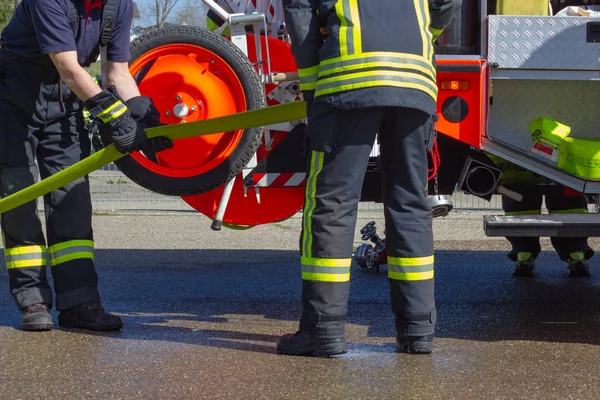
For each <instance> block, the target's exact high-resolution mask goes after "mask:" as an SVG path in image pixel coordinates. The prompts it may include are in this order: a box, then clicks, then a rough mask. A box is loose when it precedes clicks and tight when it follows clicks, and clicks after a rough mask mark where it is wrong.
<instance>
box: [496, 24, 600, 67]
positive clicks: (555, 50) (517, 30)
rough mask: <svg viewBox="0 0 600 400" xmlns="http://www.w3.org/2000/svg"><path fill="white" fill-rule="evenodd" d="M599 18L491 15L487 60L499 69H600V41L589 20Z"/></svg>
mask: <svg viewBox="0 0 600 400" xmlns="http://www.w3.org/2000/svg"><path fill="white" fill-rule="evenodd" d="M590 21H594V22H600V18H586V17H524V16H503V15H490V16H489V45H488V46H489V49H488V53H489V54H488V60H489V61H490V62H496V63H498V64H499V66H500V68H509V69H510V68H515V69H563V70H564V69H576V70H600V43H587V42H586V40H587V22H590Z"/></svg>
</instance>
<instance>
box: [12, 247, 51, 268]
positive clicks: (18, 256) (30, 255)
mask: <svg viewBox="0 0 600 400" xmlns="http://www.w3.org/2000/svg"><path fill="white" fill-rule="evenodd" d="M4 257H5V259H6V268H7V269H13V268H27V267H44V266H46V247H42V246H21V247H13V248H11V249H6V250H4Z"/></svg>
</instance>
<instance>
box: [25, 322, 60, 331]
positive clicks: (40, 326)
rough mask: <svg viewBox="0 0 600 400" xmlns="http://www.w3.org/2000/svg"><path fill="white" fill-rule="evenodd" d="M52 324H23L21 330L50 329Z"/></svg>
mask: <svg viewBox="0 0 600 400" xmlns="http://www.w3.org/2000/svg"><path fill="white" fill-rule="evenodd" d="M53 326H54V323H41V324H25V325H23V330H24V331H27V332H35V331H50V330H52V327H53Z"/></svg>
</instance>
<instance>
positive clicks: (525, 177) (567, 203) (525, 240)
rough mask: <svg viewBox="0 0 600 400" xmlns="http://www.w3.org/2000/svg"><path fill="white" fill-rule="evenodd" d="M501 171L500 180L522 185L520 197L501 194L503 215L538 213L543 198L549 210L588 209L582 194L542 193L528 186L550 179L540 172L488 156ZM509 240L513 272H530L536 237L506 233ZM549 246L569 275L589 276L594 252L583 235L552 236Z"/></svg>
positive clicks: (575, 211)
mask: <svg viewBox="0 0 600 400" xmlns="http://www.w3.org/2000/svg"><path fill="white" fill-rule="evenodd" d="M490 158H491V159H492V160H493V161H494V163H495V164H496V166H498V168H500V170H501V171H502V175H501V183H502V184H505V185H510V184H518V185H519V186H520V187H523V189H522V190H520V191H519V193H521V194H522V195H523V200H521V201H515V200H513V199H511V198H509V197H506V196H502V209H503V211H504V214H505V215H507V216H515V215H536V214H537V215H539V214H541V213H542V201H543V200H544V198H545V200H546V208H547V209H548V212H549V213H550V214H584V213H587V212H588V207H587V204H588V202H587V199H586V198H585V196H584V195H582V194H577V193H573V195H566V194H564V193H560V191H554V192H549V193H547V194H546V195H545V196H544V195H542V194H541V193H535V192H534V191H532V190H530V189H529V188H528V185H529V187H531V188H532V187H533V185H535V184H539V183H550V181H549V180H548V179H546V178H544V177H543V176H540V175H537V174H535V173H533V172H531V171H528V170H526V169H525V168H521V167H519V166H518V165H515V164H512V163H510V162H508V161H505V160H503V159H501V158H499V157H495V156H491V157H490ZM506 239H507V240H508V241H509V242H510V244H511V247H512V249H511V251H510V252H509V253H508V258H509V259H510V260H512V261H514V264H513V271H512V274H513V276H519V277H528V276H533V274H534V269H535V262H536V258H537V257H538V255H539V254H540V252H541V246H540V238H539V237H507V238H506ZM550 241H551V242H552V246H553V247H554V249H555V250H556V253H557V254H558V257H559V258H560V259H561V261H564V262H565V263H566V265H567V274H568V275H569V276H571V277H588V276H590V275H591V274H590V266H589V264H588V262H587V260H589V259H590V258H592V256H593V255H594V251H593V250H592V248H591V247H590V246H589V245H588V238H587V237H552V238H550Z"/></svg>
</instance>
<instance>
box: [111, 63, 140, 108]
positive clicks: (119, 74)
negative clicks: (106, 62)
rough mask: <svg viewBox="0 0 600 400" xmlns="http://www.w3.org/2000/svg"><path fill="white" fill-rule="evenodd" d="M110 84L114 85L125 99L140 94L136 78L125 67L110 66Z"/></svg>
mask: <svg viewBox="0 0 600 400" xmlns="http://www.w3.org/2000/svg"><path fill="white" fill-rule="evenodd" d="M107 83H108V86H111V85H114V86H115V87H116V88H117V92H118V93H119V96H120V97H121V99H123V101H127V100H129V99H131V98H132V97H136V96H140V90H139V89H138V87H137V84H136V82H135V79H133V77H132V76H131V74H130V73H129V69H127V68H123V67H117V68H114V67H113V68H110V67H109V71H108V81H107Z"/></svg>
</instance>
